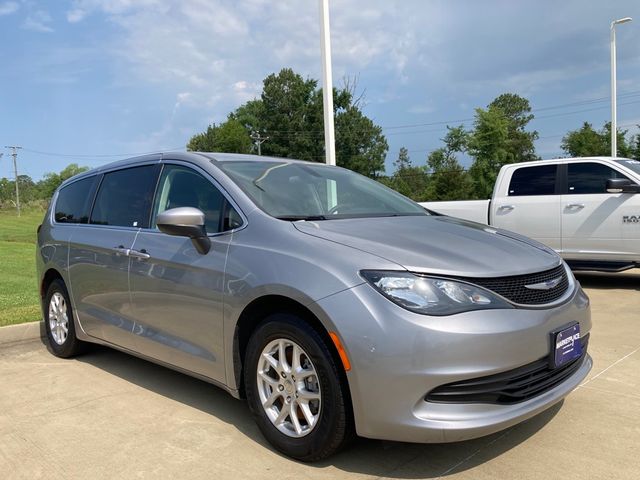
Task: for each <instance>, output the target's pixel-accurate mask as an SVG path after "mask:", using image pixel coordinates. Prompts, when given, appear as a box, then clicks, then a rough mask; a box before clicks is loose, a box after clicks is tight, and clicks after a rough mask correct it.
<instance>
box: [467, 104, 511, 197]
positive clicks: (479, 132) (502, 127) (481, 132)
mask: <svg viewBox="0 0 640 480" xmlns="http://www.w3.org/2000/svg"><path fill="white" fill-rule="evenodd" d="M467 151H468V152H469V154H471V156H473V157H474V161H473V165H471V168H470V169H469V174H470V175H471V178H472V179H473V181H474V184H475V194H476V196H477V197H478V198H488V197H489V196H490V195H491V192H492V191H493V185H494V183H495V180H496V178H497V176H498V171H499V170H500V167H501V166H502V165H504V164H507V163H513V161H514V157H513V153H512V152H510V151H509V120H508V118H507V117H506V115H505V114H504V112H503V111H502V109H500V108H497V107H491V106H490V107H489V108H488V109H487V110H483V109H482V108H478V109H476V117H475V120H474V129H473V131H472V132H471V133H470V134H469V137H468V140H467Z"/></svg>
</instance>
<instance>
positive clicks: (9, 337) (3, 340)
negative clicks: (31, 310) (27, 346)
mask: <svg viewBox="0 0 640 480" xmlns="http://www.w3.org/2000/svg"><path fill="white" fill-rule="evenodd" d="M44 337H45V330H44V322H43V321H40V322H29V323H21V324H19V325H8V326H6V327H0V345H11V344H14V343H24V342H31V341H33V340H37V339H38V338H44Z"/></svg>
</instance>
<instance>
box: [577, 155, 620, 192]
mask: <svg viewBox="0 0 640 480" xmlns="http://www.w3.org/2000/svg"><path fill="white" fill-rule="evenodd" d="M568 175H569V177H568V180H569V193H570V194H580V193H607V180H609V179H610V178H627V177H625V176H624V175H622V174H621V173H618V172H617V171H616V170H614V169H613V168H611V167H607V166H606V165H603V164H601V163H570V164H569V166H568Z"/></svg>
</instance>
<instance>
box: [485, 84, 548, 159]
mask: <svg viewBox="0 0 640 480" xmlns="http://www.w3.org/2000/svg"><path fill="white" fill-rule="evenodd" d="M488 108H489V109H499V110H501V111H502V113H503V114H504V116H505V118H506V120H507V141H506V145H505V148H506V150H507V152H508V154H509V157H510V158H511V161H512V162H526V161H530V160H538V159H539V157H538V156H537V155H536V152H535V146H534V142H535V141H536V140H537V139H538V132H537V131H535V130H534V131H532V132H527V131H526V130H525V128H526V127H527V125H528V124H529V122H530V121H531V120H533V117H534V116H533V114H532V113H531V105H530V104H529V100H527V99H526V98H523V97H521V96H519V95H516V94H515V93H503V94H502V95H500V96H498V97H496V99H495V100H493V101H492V102H491V103H490V104H489V105H488Z"/></svg>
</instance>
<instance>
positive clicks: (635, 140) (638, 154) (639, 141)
mask: <svg viewBox="0 0 640 480" xmlns="http://www.w3.org/2000/svg"><path fill="white" fill-rule="evenodd" d="M637 127H638V128H639V129H640V125H637ZM629 144H630V147H631V156H630V158H634V159H636V160H640V133H636V134H635V135H634V136H633V137H631V141H630V142H629Z"/></svg>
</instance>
